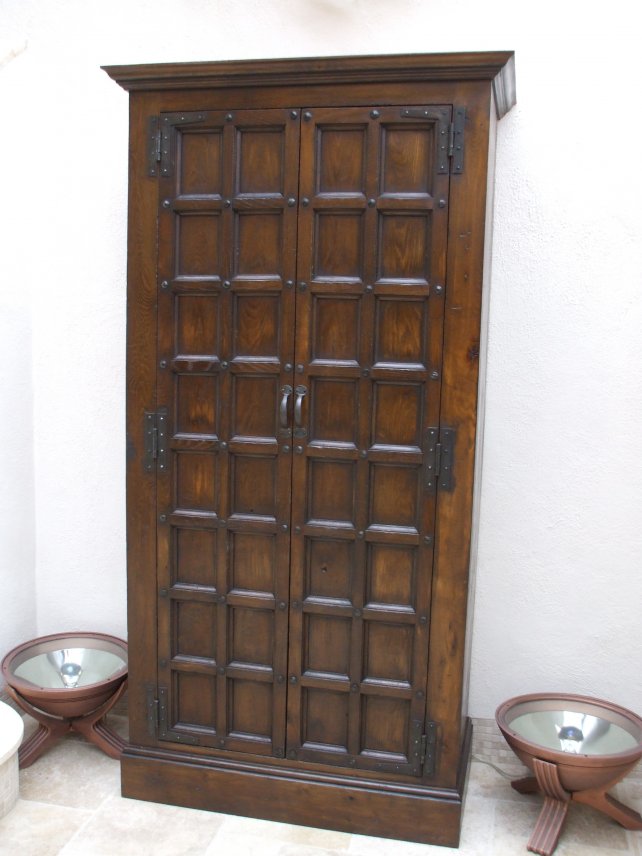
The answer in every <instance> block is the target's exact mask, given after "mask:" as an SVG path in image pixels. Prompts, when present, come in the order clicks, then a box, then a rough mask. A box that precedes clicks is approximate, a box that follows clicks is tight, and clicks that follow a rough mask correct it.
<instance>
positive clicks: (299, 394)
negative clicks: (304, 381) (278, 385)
mask: <svg viewBox="0 0 642 856" xmlns="http://www.w3.org/2000/svg"><path fill="white" fill-rule="evenodd" d="M294 392H295V393H296V401H295V402H294V426H295V427H294V433H295V435H296V436H297V437H304V436H305V433H306V431H305V428H304V427H303V424H302V414H301V409H302V406H303V399H304V398H305V396H306V394H307V392H308V389H307V387H305V386H297V388H296V389H295V390H294Z"/></svg>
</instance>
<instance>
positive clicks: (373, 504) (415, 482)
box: [370, 464, 420, 529]
mask: <svg viewBox="0 0 642 856" xmlns="http://www.w3.org/2000/svg"><path fill="white" fill-rule="evenodd" d="M419 481H420V479H419V468H418V467H416V466H395V465H388V464H373V465H372V466H371V470H370V515H371V523H374V524H379V525H384V526H385V525H388V526H407V527H412V528H414V529H417V528H418V522H419V521H418V519H417V518H418V508H419Z"/></svg>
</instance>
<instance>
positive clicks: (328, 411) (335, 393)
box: [310, 380, 359, 446]
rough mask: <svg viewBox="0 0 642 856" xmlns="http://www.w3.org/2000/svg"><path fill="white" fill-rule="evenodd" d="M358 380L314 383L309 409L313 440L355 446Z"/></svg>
mask: <svg viewBox="0 0 642 856" xmlns="http://www.w3.org/2000/svg"><path fill="white" fill-rule="evenodd" d="M358 395H359V390H358V386H357V382H356V381H337V380H314V381H313V382H312V396H311V402H312V405H311V409H310V439H311V440H313V441H320V442H334V443H348V444H350V445H352V446H355V445H356V441H357V437H356V432H357V425H358V423H357V403H358Z"/></svg>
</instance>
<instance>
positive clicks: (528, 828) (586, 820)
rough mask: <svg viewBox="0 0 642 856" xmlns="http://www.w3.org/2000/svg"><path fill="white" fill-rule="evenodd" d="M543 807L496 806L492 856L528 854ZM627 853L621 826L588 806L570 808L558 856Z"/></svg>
mask: <svg viewBox="0 0 642 856" xmlns="http://www.w3.org/2000/svg"><path fill="white" fill-rule="evenodd" d="M541 804H542V802H541V799H537V798H535V799H534V800H533V801H531V802H530V804H529V805H528V806H526V805H524V804H522V805H519V804H513V803H507V802H506V803H499V802H498V803H497V804H496V807H495V833H494V837H493V850H492V854H493V856H509V854H511V856H512V854H514V853H517V852H519V851H518V848H519V847H520V846H521V847H522V848H523V849H524V850H525V848H526V844H527V842H528V839H529V838H530V836H531V833H532V831H533V829H534V827H535V823H536V822H537V818H538V816H539V811H540V808H541ZM628 853H630V850H629V841H628V838H627V835H626V832H625V830H624V829H622V827H621V826H619V825H618V824H616V823H614V822H613V821H611V820H609V819H608V818H605V817H603V816H602V817H601V816H600V815H599V814H598V813H597V812H595V811H593V810H592V809H589V808H587V807H586V806H581V805H572V806H570V808H569V813H568V816H567V818H566V822H565V824H564V827H563V828H562V834H561V836H560V840H559V844H558V846H557V850H556V851H555V856H623V854H628Z"/></svg>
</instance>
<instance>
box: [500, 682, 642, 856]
mask: <svg viewBox="0 0 642 856" xmlns="http://www.w3.org/2000/svg"><path fill="white" fill-rule="evenodd" d="M495 717H496V719H497V724H498V725H499V728H500V729H501V732H502V734H503V735H504V737H505V738H506V740H507V742H508V745H509V746H510V747H511V749H512V750H513V752H515V754H516V755H517V756H518V758H519V759H520V760H521V761H523V763H524V764H526V766H527V767H528V768H529V770H531V772H532V773H533V774H534V775H533V776H527V777H526V778H522V779H517V780H516V781H514V782H512V786H513V788H515V790H516V791H519V793H522V794H528V793H535V792H537V791H539V792H541V793H542V794H543V795H544V805H543V807H542V810H541V813H540V815H539V818H538V820H537V824H536V826H535V829H534V830H533V834H532V835H531V838H530V841H529V842H528V849H529V850H530V851H532V852H533V853H539V854H541V856H550V854H551V853H552V852H553V851H554V850H555V847H556V846H557V842H558V840H559V836H560V832H561V830H562V824H563V823H564V819H565V818H566V813H567V811H568V808H569V805H570V804H571V802H579V803H585V804H586V805H589V806H592V807H593V808H596V809H598V810H599V811H602V812H604V813H605V814H607V815H609V817H612V818H613V819H614V820H616V821H617V822H618V823H620V824H621V825H622V826H624V827H625V828H626V829H642V816H640V815H639V814H638V812H636V811H633V809H630V808H628V807H627V806H625V805H623V804H622V803H621V802H619V801H618V800H616V799H615V798H614V797H612V796H610V794H608V793H607V791H608V790H609V788H611V787H612V786H613V785H614V784H616V782H619V781H620V779H623V778H624V776H626V774H627V773H628V772H630V771H631V770H632V769H633V767H634V766H635V765H636V764H637V762H638V761H639V760H640V757H642V719H640V717H639V716H636V714H635V713H632V712H631V711H630V710H626V708H623V707H619V706H618V705H616V704H612V703H611V702H608V701H602V700H600V699H595V698H589V697H587V696H580V695H566V694H561V693H559V694H558V693H549V694H546V693H539V694H535V695H524V696H518V697H517V698H512V699H509V700H508V701H506V702H504V704H502V705H500V707H499V708H498V709H497V712H496V714H495Z"/></svg>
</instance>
